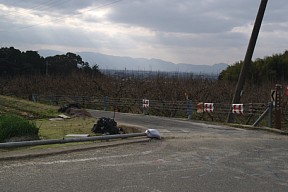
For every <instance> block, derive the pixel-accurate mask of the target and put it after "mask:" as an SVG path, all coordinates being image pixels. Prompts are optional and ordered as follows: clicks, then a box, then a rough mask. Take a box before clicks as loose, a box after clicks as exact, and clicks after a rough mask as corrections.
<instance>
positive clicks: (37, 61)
mask: <svg viewBox="0 0 288 192" xmlns="http://www.w3.org/2000/svg"><path fill="white" fill-rule="evenodd" d="M72 72H83V73H93V74H94V73H100V71H99V69H98V66H97V65H94V66H93V67H90V66H89V63H88V62H84V61H83V60H82V58H81V56H79V55H77V54H75V53H71V52H68V53H66V54H63V55H55V56H49V57H46V58H44V57H42V56H40V55H39V54H38V52H37V51H25V52H21V51H20V50H18V49H15V48H14V47H9V48H8V47H2V48H1V49H0V76H17V75H39V74H40V75H65V74H69V73H72Z"/></svg>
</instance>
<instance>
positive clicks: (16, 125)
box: [0, 115, 39, 142]
mask: <svg viewBox="0 0 288 192" xmlns="http://www.w3.org/2000/svg"><path fill="white" fill-rule="evenodd" d="M38 133H39V128H37V127H36V124H35V123H31V122H29V121H28V120H26V119H24V118H22V117H19V116H15V115H2V116H0V142H4V141H5V140H7V139H10V138H12V137H23V136H28V137H36V136H37V137H38Z"/></svg>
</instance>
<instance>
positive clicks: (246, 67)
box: [227, 0, 268, 123]
mask: <svg viewBox="0 0 288 192" xmlns="http://www.w3.org/2000/svg"><path fill="white" fill-rule="evenodd" d="M267 3H268V0H261V4H260V6H259V10H258V14H257V17H256V20H255V23H254V28H253V31H252V34H251V37H250V41H249V45H248V48H247V51H246V55H245V59H244V62H243V65H242V69H241V72H240V75H239V78H238V82H237V86H236V89H235V92H234V96H233V100H232V104H239V102H240V99H241V93H242V90H243V87H244V84H245V80H246V76H247V73H248V71H249V66H250V64H251V59H252V56H253V53H254V49H255V45H256V42H257V38H258V34H259V31H260V28H261V24H262V20H263V17H264V13H265V10H266V6H267ZM227 122H228V123H231V122H233V117H232V111H231V108H230V111H229V113H228V117H227Z"/></svg>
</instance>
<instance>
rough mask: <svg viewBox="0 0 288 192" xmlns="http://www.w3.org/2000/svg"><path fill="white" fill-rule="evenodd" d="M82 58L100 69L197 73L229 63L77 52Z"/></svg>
mask: <svg viewBox="0 0 288 192" xmlns="http://www.w3.org/2000/svg"><path fill="white" fill-rule="evenodd" d="M38 52H39V54H40V55H41V56H43V57H47V56H53V55H56V54H64V53H61V52H58V51H54V50H39V51H38ZM76 54H78V55H80V56H81V57H82V59H83V60H84V61H86V62H88V63H89V64H90V65H91V66H93V65H95V64H97V65H98V66H99V69H100V70H135V71H163V72H191V73H195V74H199V73H203V74H219V73H220V72H221V71H223V70H224V69H226V68H227V67H228V64H225V63H219V64H214V65H197V64H186V63H179V64H175V63H172V62H169V61H163V60H161V59H145V58H132V57H121V56H112V55H105V54H101V53H94V52H77V53H76Z"/></svg>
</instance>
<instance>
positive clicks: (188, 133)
mask: <svg viewBox="0 0 288 192" xmlns="http://www.w3.org/2000/svg"><path fill="white" fill-rule="evenodd" d="M91 113H92V114H93V115H94V116H95V117H96V118H98V117H102V116H105V117H113V114H112V113H110V112H103V111H91ZM115 120H116V121H117V122H118V124H122V123H123V124H124V123H125V124H132V125H138V126H142V127H143V128H154V129H158V130H159V131H160V133H161V134H162V136H163V137H164V139H163V140H152V141H150V142H144V143H135V144H129V145H120V146H114V147H109V148H99V149H93V150H84V151H80V152H74V153H69V154H62V155H55V156H49V157H45V158H44V157H42V158H32V159H26V160H18V161H17V160H15V161H4V162H0V185H1V191H5V192H6V191H7V192H8V191H13V192H14V191H31V192H33V191H35V192H36V191H37V192H38V191H53V192H55V191H100V192H105V191H107V192H108V191H109V192H111V191H112V192H113V191H119V192H122V191H123V192H124V191H125V192H126V191H128V192H130V191H131V192H132V191H133V192H134V191H137V192H138V191H143V192H146V191H147V192H148V191H151V192H166V191H181V192H182V191H213V192H215V191H221V192H222V191H245V192H246V191H261V192H263V191H288V147H287V146H288V137H287V136H284V135H280V134H275V133H271V132H266V131H255V130H245V129H239V128H232V127H228V126H221V125H208V124H204V123H195V122H192V121H188V120H179V119H169V118H161V117H151V116H143V115H133V114H122V113H117V114H116V118H115Z"/></svg>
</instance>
